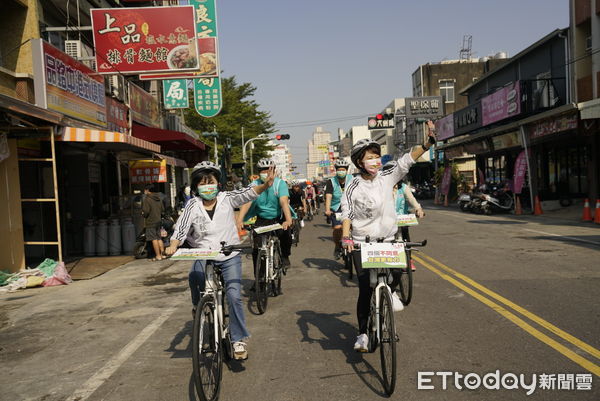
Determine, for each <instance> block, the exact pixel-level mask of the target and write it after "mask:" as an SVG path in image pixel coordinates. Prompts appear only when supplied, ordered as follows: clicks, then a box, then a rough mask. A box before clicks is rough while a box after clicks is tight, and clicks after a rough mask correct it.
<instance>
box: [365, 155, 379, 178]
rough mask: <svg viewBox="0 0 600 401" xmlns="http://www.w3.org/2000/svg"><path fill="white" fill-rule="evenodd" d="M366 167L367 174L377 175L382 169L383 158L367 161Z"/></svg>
mask: <svg viewBox="0 0 600 401" xmlns="http://www.w3.org/2000/svg"><path fill="white" fill-rule="evenodd" d="M364 165H365V170H367V173H369V174H371V175H375V174H377V172H378V171H379V170H380V169H381V158H377V159H369V160H365V162H364Z"/></svg>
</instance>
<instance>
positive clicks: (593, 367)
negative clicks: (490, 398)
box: [413, 255, 600, 376]
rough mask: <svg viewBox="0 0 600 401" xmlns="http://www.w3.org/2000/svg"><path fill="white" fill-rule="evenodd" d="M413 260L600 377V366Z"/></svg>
mask: <svg viewBox="0 0 600 401" xmlns="http://www.w3.org/2000/svg"><path fill="white" fill-rule="evenodd" d="M413 259H415V260H416V261H417V262H419V263H421V264H422V265H423V266H425V267H426V268H427V269H429V270H431V271H432V272H433V273H435V274H437V275H438V276H440V277H441V278H443V279H444V280H446V281H448V282H450V283H451V284H453V285H455V286H456V287H458V288H460V289H461V290H463V291H465V292H466V293H467V294H470V295H471V296H472V297H474V298H475V299H477V300H478V301H480V302H482V303H483V304H485V305H487V306H489V307H490V308H491V309H492V310H494V311H495V312H497V313H499V314H501V315H502V316H504V317H505V318H507V319H508V320H510V321H511V322H513V323H514V324H516V325H517V326H519V327H520V328H522V329H523V330H525V331H526V332H528V333H529V334H531V335H532V336H534V337H535V338H537V339H538V340H540V341H541V342H543V343H545V344H546V345H548V346H550V347H552V348H554V349H555V350H556V351H558V352H560V353H561V354H563V355H564V356H566V357H567V358H569V359H570V360H572V361H573V362H575V363H576V364H578V365H579V366H581V367H583V368H584V369H586V370H588V371H590V372H592V373H593V374H595V375H596V376H600V366H598V365H596V364H594V363H593V362H591V361H589V360H587V359H585V358H583V357H582V356H580V355H578V354H576V353H575V352H573V351H571V350H570V349H568V348H567V347H565V346H564V345H562V344H560V343H559V342H558V341H556V340H554V339H552V338H550V337H548V336H547V335H546V334H544V333H542V332H541V331H539V330H537V329H536V328H535V327H533V326H531V325H530V324H529V323H527V322H525V321H524V320H523V319H521V318H519V317H518V316H516V315H515V314H513V313H512V312H510V311H508V310H507V309H505V308H504V307H502V306H501V305H498V304H497V303H495V302H493V301H492V300H490V299H488V298H486V297H484V296H483V295H481V294H479V293H478V292H476V291H475V290H473V289H471V288H469V287H467V286H466V285H465V284H463V283H461V282H460V281H458V280H456V279H455V278H453V277H451V276H450V275H448V274H446V273H444V272H443V271H440V270H439V269H437V268H435V267H433V266H432V265H430V264H429V263H427V262H426V261H424V260H423V259H421V258H419V257H417V256H414V255H413Z"/></svg>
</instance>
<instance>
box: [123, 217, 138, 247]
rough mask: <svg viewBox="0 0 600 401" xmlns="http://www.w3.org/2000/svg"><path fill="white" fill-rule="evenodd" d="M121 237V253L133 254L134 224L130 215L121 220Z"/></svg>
mask: <svg viewBox="0 0 600 401" xmlns="http://www.w3.org/2000/svg"><path fill="white" fill-rule="evenodd" d="M121 239H122V241H123V253H124V254H125V255H133V248H134V246H135V226H134V225H133V221H132V219H131V217H124V218H123V221H122V222H121Z"/></svg>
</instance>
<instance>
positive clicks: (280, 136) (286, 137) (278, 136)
mask: <svg viewBox="0 0 600 401" xmlns="http://www.w3.org/2000/svg"><path fill="white" fill-rule="evenodd" d="M275 139H277V140H278V141H281V140H284V139H290V135H289V134H279V135H275Z"/></svg>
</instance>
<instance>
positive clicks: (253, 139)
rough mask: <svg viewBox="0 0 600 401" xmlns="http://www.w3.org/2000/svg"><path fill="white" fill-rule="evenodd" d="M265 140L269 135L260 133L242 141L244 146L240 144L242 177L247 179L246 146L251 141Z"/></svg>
mask: <svg viewBox="0 0 600 401" xmlns="http://www.w3.org/2000/svg"><path fill="white" fill-rule="evenodd" d="M260 139H262V140H266V139H269V136H268V135H267V134H260V135H258V136H256V137H254V138H250V139H248V140H247V141H246V142H244V146H242V159H243V160H244V179H245V180H246V179H247V167H246V146H247V145H248V144H249V143H250V142H253V141H257V140H260Z"/></svg>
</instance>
